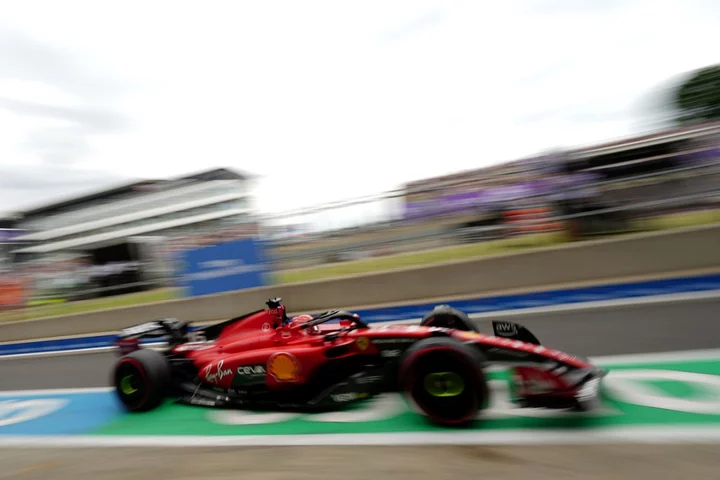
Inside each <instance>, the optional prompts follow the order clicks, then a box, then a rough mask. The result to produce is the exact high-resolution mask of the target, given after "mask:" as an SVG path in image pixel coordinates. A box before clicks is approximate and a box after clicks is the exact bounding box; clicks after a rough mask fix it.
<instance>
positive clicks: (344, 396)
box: [330, 392, 360, 403]
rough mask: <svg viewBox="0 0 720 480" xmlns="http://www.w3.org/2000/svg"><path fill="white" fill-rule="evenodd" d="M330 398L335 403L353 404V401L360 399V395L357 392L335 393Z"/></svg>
mask: <svg viewBox="0 0 720 480" xmlns="http://www.w3.org/2000/svg"><path fill="white" fill-rule="evenodd" d="M330 397H331V398H332V399H333V402H335V403H345V402H352V401H353V400H357V399H359V398H360V395H358V394H357V393H355V392H348V393H335V394H333V395H330Z"/></svg>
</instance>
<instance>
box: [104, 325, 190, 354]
mask: <svg viewBox="0 0 720 480" xmlns="http://www.w3.org/2000/svg"><path fill="white" fill-rule="evenodd" d="M188 325H189V322H182V321H180V320H177V319H175V318H161V319H158V320H153V321H150V322H145V323H140V324H138V325H133V326H132V327H127V328H124V329H122V330H120V332H119V333H118V336H117V339H115V341H114V342H113V343H114V344H115V346H117V347H118V348H119V349H120V351H121V352H122V353H123V354H124V355H126V354H128V353H130V352H132V351H135V350H137V349H139V348H140V340H144V339H153V338H155V339H158V340H160V341H163V340H164V341H166V342H167V343H169V344H170V345H177V344H179V343H183V342H184V341H185V340H186V337H187V333H188Z"/></svg>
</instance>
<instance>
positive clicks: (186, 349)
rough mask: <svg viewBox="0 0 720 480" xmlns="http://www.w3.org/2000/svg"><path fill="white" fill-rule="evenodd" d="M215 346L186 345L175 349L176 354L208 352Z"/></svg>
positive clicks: (201, 344)
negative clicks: (198, 351) (197, 351)
mask: <svg viewBox="0 0 720 480" xmlns="http://www.w3.org/2000/svg"><path fill="white" fill-rule="evenodd" d="M213 345H214V342H213V343H185V344H183V345H178V346H177V347H175V351H176V352H189V351H196V350H207V349H208V348H212V347H213Z"/></svg>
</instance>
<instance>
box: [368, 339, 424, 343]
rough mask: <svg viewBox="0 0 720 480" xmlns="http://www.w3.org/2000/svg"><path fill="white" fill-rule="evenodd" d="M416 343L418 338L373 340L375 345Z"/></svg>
mask: <svg viewBox="0 0 720 480" xmlns="http://www.w3.org/2000/svg"><path fill="white" fill-rule="evenodd" d="M416 341H418V339H417V338H378V339H376V340H373V343H375V344H378V345H383V344H386V343H392V344H397V343H415V342H416Z"/></svg>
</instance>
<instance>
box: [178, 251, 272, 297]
mask: <svg viewBox="0 0 720 480" xmlns="http://www.w3.org/2000/svg"><path fill="white" fill-rule="evenodd" d="M180 260H181V265H182V274H181V276H180V279H179V280H180V282H179V283H180V284H181V286H182V287H184V288H185V289H186V292H187V293H186V294H187V295H188V296H191V297H194V296H198V295H210V294H213V293H221V292H229V291H232V290H244V289H247V288H254V287H262V286H265V285H267V284H268V275H267V274H268V273H269V271H270V265H269V263H268V262H267V260H266V256H265V252H264V248H263V245H262V242H259V241H257V240H254V239H244V240H236V241H233V242H226V243H219V244H216V245H210V246H207V247H202V248H196V249H193V250H186V251H185V252H183V253H182V254H181V259H180Z"/></svg>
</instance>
